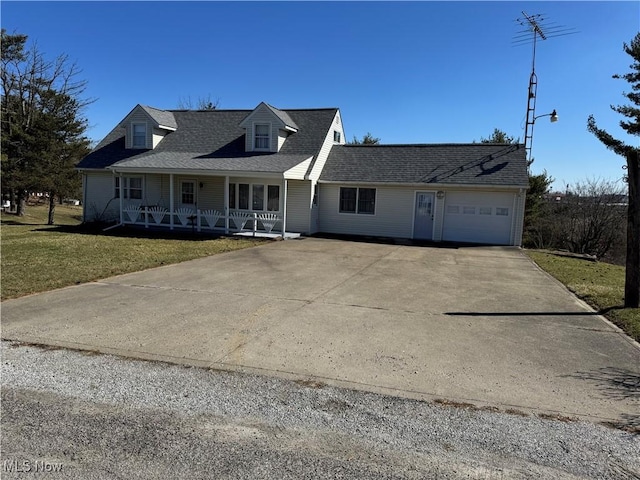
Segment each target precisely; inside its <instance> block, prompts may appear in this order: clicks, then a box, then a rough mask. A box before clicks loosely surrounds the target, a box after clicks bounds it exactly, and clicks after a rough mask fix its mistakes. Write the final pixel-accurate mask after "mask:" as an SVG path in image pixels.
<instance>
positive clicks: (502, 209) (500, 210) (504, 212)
mask: <svg viewBox="0 0 640 480" xmlns="http://www.w3.org/2000/svg"><path fill="white" fill-rule="evenodd" d="M496 215H502V216H507V215H509V209H508V208H506V207H496Z"/></svg>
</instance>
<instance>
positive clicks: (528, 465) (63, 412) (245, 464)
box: [1, 342, 640, 479]
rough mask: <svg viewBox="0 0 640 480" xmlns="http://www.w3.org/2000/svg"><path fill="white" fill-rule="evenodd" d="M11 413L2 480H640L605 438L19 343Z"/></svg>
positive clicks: (7, 382)
mask: <svg viewBox="0 0 640 480" xmlns="http://www.w3.org/2000/svg"><path fill="white" fill-rule="evenodd" d="M1 408H2V424H1V426H2V439H1V441H2V444H1V447H2V456H1V460H2V467H1V468H2V471H1V475H2V478H3V479H4V478H33V472H34V471H36V470H37V469H40V470H38V471H39V472H40V473H42V472H47V475H46V477H41V478H47V479H49V478H51V479H54V478H78V479H93V478H96V479H98V478H99V479H111V478H114V479H116V478H154V479H155V478H194V479H197V478H203V479H204V478H216V479H217V478H221V479H226V478H233V479H242V478H282V479H288V478H320V479H322V478H376V479H379V478H437V479H440V478H442V479H448V478H452V479H458V478H483V479H484V478H505V479H507V478H508V479H512V478H516V479H518V478H562V479H565V478H566V479H569V478H599V479H604V478H622V479H624V478H635V479H638V478H640V454H639V452H640V436H638V435H633V434H631V433H627V432H624V431H620V430H615V429H612V428H608V427H605V426H602V425H596V424H591V423H586V422H580V421H558V420H550V419H545V418H540V417H536V416H525V415H518V414H508V413H504V412H495V411H489V410H478V409H471V408H464V407H457V406H451V405H442V404H437V403H427V402H420V401H414V400H407V399H400V398H395V397H391V396H383V395H378V394H372V393H366V392H357V391H351V390H345V389H339V388H333V387H329V386H326V385H323V384H320V383H315V382H313V381H299V382H295V381H286V380H282V379H276V378H271V377H266V376H257V375H249V374H242V373H230V372H222V371H214V370H204V369H198V368H188V367H184V366H176V365H168V364H160V363H152V362H144V361H136V360H130V359H123V358H119V357H113V356H108V355H94V354H90V353H80V352H75V351H68V350H52V349H43V348H39V347H34V346H25V345H19V344H11V343H8V342H2V405H1ZM60 469H61V471H56V470H60ZM18 470H23V472H18Z"/></svg>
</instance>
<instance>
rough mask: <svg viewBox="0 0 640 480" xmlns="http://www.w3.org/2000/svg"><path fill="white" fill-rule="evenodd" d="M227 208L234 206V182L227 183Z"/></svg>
mask: <svg viewBox="0 0 640 480" xmlns="http://www.w3.org/2000/svg"><path fill="white" fill-rule="evenodd" d="M229 208H236V184H235V183H230V184H229Z"/></svg>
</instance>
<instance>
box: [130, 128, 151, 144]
mask: <svg viewBox="0 0 640 480" xmlns="http://www.w3.org/2000/svg"><path fill="white" fill-rule="evenodd" d="M131 130H132V133H133V135H132V141H131V145H132V146H133V148H146V146H147V124H146V123H134V124H133V125H132V126H131Z"/></svg>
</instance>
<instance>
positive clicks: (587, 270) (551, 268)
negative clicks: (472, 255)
mask: <svg viewBox="0 0 640 480" xmlns="http://www.w3.org/2000/svg"><path fill="white" fill-rule="evenodd" d="M526 253H527V255H529V257H531V258H532V259H533V261H534V262H536V263H537V264H538V265H539V266H540V267H541V268H542V269H543V270H545V271H547V272H548V273H550V274H551V275H553V276H554V277H555V278H557V279H558V280H560V281H561V282H562V283H564V284H565V285H566V286H567V288H568V289H569V290H571V291H572V292H573V293H575V294H576V295H577V296H578V297H580V298H582V299H583V300H584V301H585V302H587V303H588V304H589V305H591V306H592V307H593V308H595V309H596V310H599V311H601V312H602V313H603V314H604V315H605V316H606V317H607V318H608V319H609V320H611V321H612V322H613V323H615V324H616V325H618V326H619V327H620V328H622V329H623V330H624V331H625V332H627V334H628V335H629V336H631V337H632V338H635V339H636V340H638V341H640V308H622V305H624V267H621V266H618V265H611V264H609V263H602V262H591V261H588V260H583V259H579V258H571V257H563V256H558V255H553V254H551V253H545V252H536V251H531V250H527V251H526Z"/></svg>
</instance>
